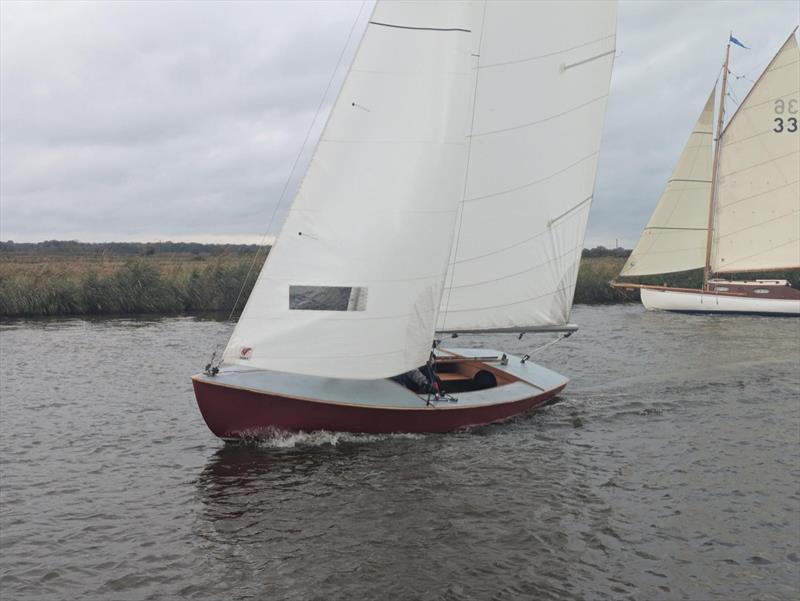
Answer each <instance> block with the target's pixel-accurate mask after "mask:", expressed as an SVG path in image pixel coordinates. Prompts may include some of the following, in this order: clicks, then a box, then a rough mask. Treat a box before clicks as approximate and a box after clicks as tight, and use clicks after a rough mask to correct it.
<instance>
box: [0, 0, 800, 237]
mask: <svg viewBox="0 0 800 601" xmlns="http://www.w3.org/2000/svg"><path fill="white" fill-rule="evenodd" d="M361 7H362V4H361V2H327V1H322V2H313V3H312V2H301V3H291V2H242V3H214V2H193V3H188V2H186V3H183V2H173V3H119V2H115V3H60V2H57V3H35V4H34V3H20V4H14V3H9V2H2V3H0V238H2V239H9V238H10V239H15V240H41V239H45V238H79V239H82V240H151V239H169V238H172V239H225V238H226V237H227V238H229V239H231V240H234V239H235V240H240V239H242V237H245V238H247V239H249V240H257V239H259V238H260V236H261V235H262V234H263V233H264V231H265V229H266V227H267V223H268V221H269V217H270V215H271V214H272V212H273V209H274V206H275V203H276V202H277V199H278V196H279V194H280V191H281V189H282V188H283V185H284V182H285V179H286V175H287V173H288V172H289V169H290V167H291V165H292V163H293V161H294V159H295V156H296V154H297V152H298V149H299V148H300V144H301V142H302V139H303V136H304V135H305V133H306V130H307V128H308V126H309V123H310V122H311V120H312V118H313V116H314V113H315V111H316V108H317V105H318V103H319V100H320V96H321V94H322V92H323V90H324V88H325V85H326V83H327V82H328V79H329V78H330V76H331V71H332V69H333V67H334V64H335V63H336V59H337V57H338V54H339V52H340V50H341V48H342V44H343V43H344V41H345V38H346V37H347V33H348V30H349V29H350V27H351V26H352V25H353V20H354V19H355V16H356V14H357V13H358V12H359V8H361ZM368 7H369V4H367V7H366V8H365V9H364V12H363V13H362V17H361V21H362V22H363V20H364V17H365V15H366V13H367V8H368ZM799 11H800V8H798V4H797V3H796V2H793V1H787V2H765V1H764V2H713V3H712V2H623V3H622V4H621V5H620V10H619V37H618V43H617V51H618V57H617V59H616V64H615V71H614V78H613V82H612V93H611V97H610V99H609V111H608V116H607V121H606V131H605V136H604V143H603V148H602V152H601V158H600V171H599V175H598V182H597V190H596V195H595V203H594V206H593V209H592V214H591V218H590V225H589V232H588V236H587V243H588V244H590V245H594V244H605V245H610V244H613V243H614V239H615V238H619V240H620V242H621V243H623V244H626V245H628V246H630V245H631V244H633V243H634V242H635V239H636V237H637V236H638V233H639V231H640V229H641V227H642V226H643V225H644V223H645V222H646V221H647V218H648V216H649V214H650V211H651V210H652V208H653V206H654V204H655V202H656V200H657V198H658V195H659V193H660V191H661V188H662V187H663V184H664V181H665V180H666V178H667V177H668V175H669V172H670V171H671V169H672V166H673V163H674V161H675V159H676V158H677V155H678V153H679V152H680V149H681V146H682V145H683V143H684V142H685V140H686V138H687V136H688V133H689V129H690V128H691V126H692V124H693V122H694V119H696V117H697V115H698V113H699V111H700V109H701V107H702V104H703V102H704V100H705V98H706V97H707V94H708V92H709V90H710V89H711V86H712V85H713V82H714V79H715V78H716V77H717V74H718V73H719V70H720V66H721V61H722V53H723V48H724V43H725V41H726V39H727V35H728V31H729V30H731V29H733V30H734V32H735V33H736V34H737V35H738V36H739V37H740V38H741V39H742V40H744V41H745V42H747V43H749V45H751V46H752V47H753V50H751V51H743V50H741V51H740V50H739V49H737V50H736V51H735V62H734V64H733V67H732V70H733V71H734V72H736V73H744V74H748V76H749V77H751V78H755V77H756V75H757V74H758V72H759V71H760V69H761V68H762V67H763V66H764V65H765V64H766V62H767V61H768V60H769V58H770V57H771V56H772V54H773V53H774V52H775V50H776V49H777V47H778V46H779V45H780V43H781V42H782V41H783V39H784V38H785V37H786V35H788V33H789V31H790V30H791V29H792V27H794V25H795V24H796V23H797V22H798V20H800V14H798V12H799ZM340 75H341V73H340ZM747 86H749V83H748V82H747V81H746V80H744V79H742V80H739V81H738V82H737V83H736V87H735V90H734V92H735V94H739V97H741V95H743V93H744V91H745V90H746V87H747ZM334 87H335V86H334ZM332 96H333V94H330V95H329V98H328V102H330V98H331V97H332ZM323 113H324V111H323ZM319 127H320V123H317V127H316V131H318V130H319ZM312 138H313V135H312ZM307 159H308V152H307V153H306V155H305V156H304V161H307ZM304 161H301V165H302V164H303V163H304ZM301 172H302V170H301ZM296 180H297V177H296V178H295V181H294V184H296ZM279 216H280V214H279ZM274 230H275V228H274V227H273V231H274Z"/></svg>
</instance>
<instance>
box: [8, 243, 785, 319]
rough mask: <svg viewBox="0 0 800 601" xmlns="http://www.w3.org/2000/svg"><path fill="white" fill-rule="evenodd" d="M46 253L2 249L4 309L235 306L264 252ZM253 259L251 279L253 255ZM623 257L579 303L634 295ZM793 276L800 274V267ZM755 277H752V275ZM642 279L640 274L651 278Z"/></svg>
mask: <svg viewBox="0 0 800 601" xmlns="http://www.w3.org/2000/svg"><path fill="white" fill-rule="evenodd" d="M217 250H218V249H212V250H211V251H209V252H204V251H203V250H202V249H200V251H197V250H196V249H195V252H164V250H163V249H159V250H158V252H152V253H151V252H149V251H147V250H145V251H143V252H141V253H139V254H135V253H119V252H117V253H110V252H107V251H104V252H87V253H82V252H78V251H76V252H67V253H64V252H55V253H51V252H44V251H42V249H41V248H39V249H38V250H36V251H35V252H34V251H30V252H29V251H28V249H23V251H22V252H21V251H19V250H16V251H14V252H2V253H0V316H3V317H22V316H46V315H124V314H137V313H138V314H146V313H150V314H161V315H175V314H181V313H200V312H220V313H229V312H230V310H231V308H232V307H233V304H234V302H235V301H236V297H237V295H238V294H239V290H240V288H241V286H242V283H243V282H244V281H245V279H247V285H246V287H245V290H244V292H243V294H242V298H241V299H240V301H239V305H238V309H239V310H241V308H242V307H243V306H244V302H245V300H246V299H247V295H248V294H249V293H250V290H251V289H252V287H253V283H254V280H255V276H256V274H257V273H258V271H259V269H260V267H261V264H262V263H263V260H264V258H265V253H264V252H263V251H262V252H261V253H259V254H258V255H256V254H255V253H254V251H253V247H247V248H245V247H243V248H238V249H235V250H230V249H228V250H226V251H225V252H217ZM254 256H256V261H255V265H254V267H253V270H252V273H251V274H250V277H249V278H246V275H247V273H248V270H249V269H250V266H251V265H252V264H253V257H254ZM624 262H625V258H624V257H620V256H588V257H587V256H585V257H584V258H583V260H582V261H581V269H580V272H579V274H578V283H577V287H576V290H575V302H576V303H587V304H599V303H618V302H636V301H638V293H636V292H625V291H621V290H617V289H614V288H611V287H610V286H609V285H608V282H609V281H611V280H612V279H614V278H615V277H616V276H617V274H618V273H619V271H620V269H621V268H622V265H623V263H624ZM786 275H789V276H790V277H792V278H793V279H794V280H795V285H797V283H798V282H797V280H798V279H800V274H797V273H795V274H784V277H786ZM751 277H752V276H751ZM645 280H646V279H645V278H642V279H641V281H645ZM701 280H702V274H701V273H700V272H699V271H694V272H688V273H686V274H679V275H674V276H669V277H657V278H650V280H649V281H647V282H646V283H653V284H661V283H667V284H670V285H673V286H687V287H688V286H691V287H696V286H698V285H699V283H700V281H701Z"/></svg>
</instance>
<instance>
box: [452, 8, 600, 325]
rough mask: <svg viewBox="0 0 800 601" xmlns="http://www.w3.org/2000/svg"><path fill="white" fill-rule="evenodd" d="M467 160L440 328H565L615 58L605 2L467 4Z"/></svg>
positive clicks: (581, 246)
mask: <svg viewBox="0 0 800 601" xmlns="http://www.w3.org/2000/svg"><path fill="white" fill-rule="evenodd" d="M476 9H477V10H476V13H477V14H478V16H479V20H478V22H477V23H475V24H474V25H473V30H475V31H474V38H475V45H474V50H473V52H474V54H475V55H477V56H476V60H475V65H474V67H475V79H474V82H473V85H474V86H475V100H474V110H473V119H472V128H471V141H470V151H469V161H468V162H469V166H468V173H467V179H466V186H465V193H464V201H463V203H462V205H461V208H462V212H461V215H460V217H459V224H458V226H457V228H456V235H455V240H454V243H453V251H452V257H451V266H450V270H449V273H448V281H447V285H446V287H445V291H444V294H443V296H442V304H441V312H440V316H439V321H438V325H437V329H438V330H439V331H497V330H500V331H505V330H509V331H521V330H525V329H535V328H537V327H541V326H544V327H547V326H558V325H563V324H566V323H567V321H568V320H569V314H570V310H571V307H572V298H573V293H574V288H575V280H576V277H577V272H578V266H579V261H580V257H581V251H582V249H583V239H584V232H585V228H586V220H587V216H588V213H589V207H590V204H591V199H592V194H593V190H594V181H595V171H596V167H597V158H598V152H599V148H600V137H601V133H602V128H603V120H604V115H605V108H606V100H607V97H608V90H609V85H610V78H611V67H612V63H613V59H614V48H615V35H616V4H615V3H614V2H594V1H589V2H558V1H554V2H544V1H540V2H516V1H513V0H512V1H505V0H502V1H501V0H491V1H489V2H476Z"/></svg>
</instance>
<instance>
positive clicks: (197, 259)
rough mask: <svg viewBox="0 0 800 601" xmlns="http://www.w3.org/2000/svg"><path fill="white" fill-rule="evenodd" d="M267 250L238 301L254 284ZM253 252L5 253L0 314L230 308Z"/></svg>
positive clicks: (0, 274)
mask: <svg viewBox="0 0 800 601" xmlns="http://www.w3.org/2000/svg"><path fill="white" fill-rule="evenodd" d="M263 258H264V253H263V252H262V253H261V255H260V256H259V257H258V259H257V265H256V267H254V269H253V273H252V274H251V277H250V278H249V285H248V286H247V287H246V289H245V290H244V292H243V294H242V300H240V301H239V303H240V305H239V306H240V307H241V306H242V305H243V300H244V299H246V297H247V295H248V294H249V293H250V290H251V289H252V286H253V280H254V279H255V274H256V273H258V271H257V269H258V267H259V266H260V263H261V262H263ZM252 262H253V255H252V254H247V255H242V256H238V255H222V256H216V257H204V256H201V255H180V254H167V255H151V256H141V257H136V258H125V257H108V256H101V257H93V256H77V257H76V256H68V257H65V256H52V257H42V256H41V255H15V256H13V257H9V256H7V255H6V256H3V257H0V315H2V316H5V317H11V316H38V315H118V314H135V313H157V314H179V313H198V312H206V311H220V312H227V311H230V310H231V308H232V307H233V304H234V302H235V301H236V297H237V295H238V294H239V290H240V288H241V286H242V282H244V281H245V276H246V275H247V272H248V269H249V268H250V265H251V264H252Z"/></svg>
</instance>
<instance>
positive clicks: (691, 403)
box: [0, 305, 800, 601]
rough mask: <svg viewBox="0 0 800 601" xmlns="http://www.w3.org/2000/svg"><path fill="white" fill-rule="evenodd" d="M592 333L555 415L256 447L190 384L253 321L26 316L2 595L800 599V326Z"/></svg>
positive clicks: (571, 349)
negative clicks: (228, 440) (220, 424)
mask: <svg viewBox="0 0 800 601" xmlns="http://www.w3.org/2000/svg"><path fill="white" fill-rule="evenodd" d="M573 321H576V322H578V323H580V324H581V326H582V329H581V331H579V332H578V333H577V334H575V335H574V336H572V337H571V338H569V339H567V340H565V341H563V342H561V343H560V344H557V345H555V346H553V347H551V348H549V349H547V350H546V351H544V352H543V353H542V354H541V355H536V356H535V357H534V359H535V360H537V361H538V362H540V363H542V364H544V365H546V366H548V367H550V368H552V369H556V370H557V371H560V372H562V373H564V374H567V375H569V376H570V377H572V383H571V384H570V385H569V387H568V388H567V390H566V391H565V392H564V393H563V394H562V396H561V398H560V400H559V402H557V403H556V404H553V405H551V406H548V407H546V408H545V409H543V410H541V411H539V412H536V413H533V414H529V415H526V416H523V417H521V418H518V419H516V420H513V421H511V422H508V423H504V424H499V425H493V426H488V427H483V428H478V429H475V430H473V431H468V432H461V433H457V434H450V435H426V436H354V435H336V434H325V433H322V434H311V435H297V434H294V435H292V434H285V435H275V436H274V437H273V438H271V439H269V440H265V441H262V442H259V443H252V444H247V445H232V444H225V443H223V442H221V441H220V440H218V439H216V438H215V437H214V436H213V435H212V434H210V432H209V431H208V430H207V429H206V427H205V424H204V423H203V420H202V418H201V416H200V414H199V412H198V410H197V407H196V405H195V403H194V398H193V395H192V389H191V385H190V381H189V376H190V375H191V374H192V373H194V372H196V371H198V370H199V368H200V367H201V366H202V365H203V363H204V362H205V361H206V360H207V354H208V350H209V348H210V347H211V346H212V345H213V344H214V343H216V342H224V340H225V339H226V337H227V335H228V333H229V331H230V325H228V324H226V323H222V322H218V321H213V320H202V319H195V318H168V319H99V320H82V319H59V320H35V321H33V320H32V321H14V322H5V323H4V324H3V325H2V326H1V327H0V357H2V360H1V361H0V378H1V379H2V380H1V381H2V390H1V392H2V395H1V396H0V399H1V401H0V402H1V404H0V477H1V478H0V501H2V506H1V511H0V598H2V599H8V600H12V599H13V600H22V599H31V600H47V599H59V600H60V599H98V600H100V599H102V600H106V599H175V598H186V599H223V598H226V599H298V600H299V599H303V600H305V599H320V600H322V599H324V600H330V599H423V600H425V599H431V600H432V599H449V600H459V599H498V600H500V599H543V600H546V599H558V600H571V599H576V600H577V599H615V600H616V599H637V600H657V599H668V600H673V599H691V600H705V599H725V600H732V599H736V600H739V599H754V600H762V601H766V600H773V599H795V598H797V594H798V590H799V589H800V492H799V491H798V485H799V483H800V398H798V391H800V320H796V319H775V318H772V319H771V318H757V317H753V318H745V317H733V318H732V317H708V316H706V317H703V316H680V315H671V314H659V313H648V312H645V311H643V310H642V309H641V307H639V306H621V305H618V306H610V307H586V306H578V307H576V309H575V311H574V313H573ZM546 340H547V338H542V337H537V336H527V337H526V338H524V339H523V340H521V341H519V340H517V338H516V337H514V336H505V337H504V336H499V337H498V336H495V337H492V338H491V339H484V340H480V339H475V338H468V337H461V338H460V339H459V340H458V344H459V345H462V346H463V345H469V344H476V345H477V344H483V345H486V346H490V347H497V348H502V349H503V350H508V351H511V352H517V353H522V352H525V351H528V350H530V349H531V348H532V347H534V346H537V345H540V344H542V343H543V342H545V341H546Z"/></svg>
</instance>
